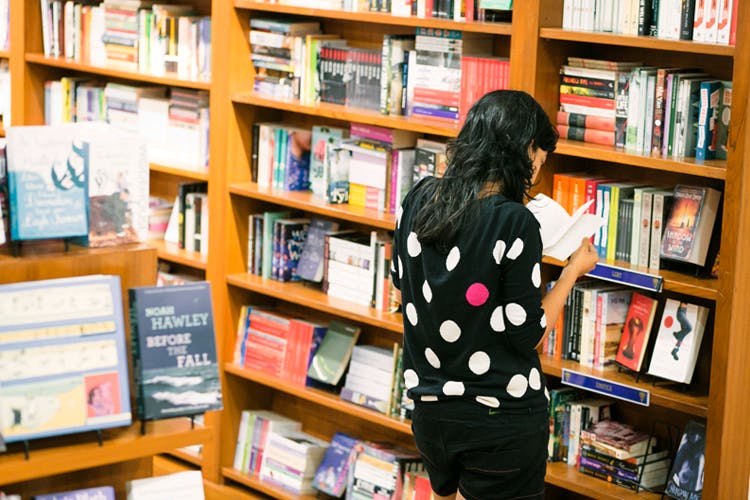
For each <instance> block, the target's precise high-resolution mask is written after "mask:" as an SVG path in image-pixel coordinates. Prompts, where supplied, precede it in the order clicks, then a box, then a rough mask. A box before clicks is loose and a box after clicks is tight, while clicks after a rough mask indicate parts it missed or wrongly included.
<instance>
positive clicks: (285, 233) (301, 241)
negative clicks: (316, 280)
mask: <svg viewBox="0 0 750 500" xmlns="http://www.w3.org/2000/svg"><path fill="white" fill-rule="evenodd" d="M276 224H277V225H278V226H279V243H280V259H279V271H278V273H277V274H276V279H278V280H279V281H284V282H286V281H299V279H300V277H299V276H298V274H297V268H298V263H299V259H300V256H301V254H302V251H303V249H304V246H305V242H306V240H307V232H308V227H309V225H310V219H307V218H296V219H279V220H277V221H276Z"/></svg>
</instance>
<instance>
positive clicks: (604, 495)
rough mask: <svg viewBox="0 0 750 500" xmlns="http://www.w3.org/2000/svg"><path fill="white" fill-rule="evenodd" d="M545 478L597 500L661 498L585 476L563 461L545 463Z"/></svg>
mask: <svg viewBox="0 0 750 500" xmlns="http://www.w3.org/2000/svg"><path fill="white" fill-rule="evenodd" d="M545 479H546V481H547V482H548V483H549V484H553V485H555V486H560V487H562V488H565V489H566V490H569V491H572V492H574V493H578V494H580V495H585V496H586V497H590V498H596V499H599V500H635V499H638V500H657V499H660V498H661V495H657V494H655V493H647V492H644V491H641V492H638V493H636V492H634V491H629V490H627V489H626V488H623V487H621V486H617V485H614V484H610V483H607V482H606V481H602V480H601V479H596V478H593V477H589V476H586V475H585V474H581V473H580V472H578V471H577V470H576V469H575V467H572V466H570V465H568V464H566V463H563V462H549V463H547V476H546V477H545Z"/></svg>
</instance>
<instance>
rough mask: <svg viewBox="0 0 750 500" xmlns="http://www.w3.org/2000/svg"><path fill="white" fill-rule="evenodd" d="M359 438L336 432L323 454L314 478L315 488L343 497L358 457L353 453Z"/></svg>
mask: <svg viewBox="0 0 750 500" xmlns="http://www.w3.org/2000/svg"><path fill="white" fill-rule="evenodd" d="M358 442H359V440H358V439H356V438H354V437H351V436H348V435H346V434H344V433H343V432H337V433H336V434H334V436H333V439H332V440H331V445H330V446H329V447H328V449H327V450H326V454H325V455H324V456H323V461H322V462H321V463H320V466H319V467H318V471H317V472H316V473H315V478H314V479H313V483H312V485H313V488H315V489H316V490H318V491H322V492H323V493H327V494H329V495H331V496H334V497H336V498H341V497H342V496H343V494H344V490H345V489H346V480H347V477H348V473H349V467H351V465H352V462H353V461H354V459H355V458H356V455H355V454H354V453H353V450H354V445H355V444H357V443H358Z"/></svg>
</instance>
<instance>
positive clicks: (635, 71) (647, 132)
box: [556, 57, 732, 160]
mask: <svg viewBox="0 0 750 500" xmlns="http://www.w3.org/2000/svg"><path fill="white" fill-rule="evenodd" d="M731 94H732V84H731V82H729V81H723V80H718V79H716V78H713V77H711V76H710V75H709V74H708V73H706V72H703V71H701V70H696V69H694V68H664V67H660V68H657V67H653V66H644V65H642V64H641V63H639V62H630V63H617V62H614V61H604V60H595V59H582V58H575V57H570V58H569V60H568V64H566V65H563V66H562V67H561V69H560V110H559V113H558V114H557V117H556V121H557V127H558V130H559V132H560V136H561V137H563V138H567V139H573V140H582V141H586V142H593V143H598V144H604V145H609V146H617V147H624V148H625V150H626V151H630V152H634V153H639V154H644V153H645V154H651V155H656V156H662V157H675V158H683V157H695V158H696V159H698V160H712V159H714V158H717V159H726V153H727V145H726V144H727V134H728V127H729V117H730V111H731V100H732V96H731Z"/></svg>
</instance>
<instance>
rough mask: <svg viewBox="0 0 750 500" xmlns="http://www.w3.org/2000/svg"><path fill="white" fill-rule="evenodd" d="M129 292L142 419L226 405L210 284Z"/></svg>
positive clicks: (145, 288)
mask: <svg viewBox="0 0 750 500" xmlns="http://www.w3.org/2000/svg"><path fill="white" fill-rule="evenodd" d="M129 296H130V324H131V341H132V345H133V370H134V372H135V377H134V378H135V387H136V390H137V398H136V401H137V406H138V413H137V414H138V417H139V418H141V419H143V420H158V419H162V418H171V417H177V416H181V415H196V414H199V413H204V412H206V411H211V410H220V409H222V396H221V384H220V381H219V369H218V365H217V357H216V339H215V336H214V326H213V310H212V307H211V287H210V284H209V283H208V282H205V281H200V282H194V283H190V284H186V285H175V286H162V287H157V286H152V287H140V288H131V289H130V290H129Z"/></svg>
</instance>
